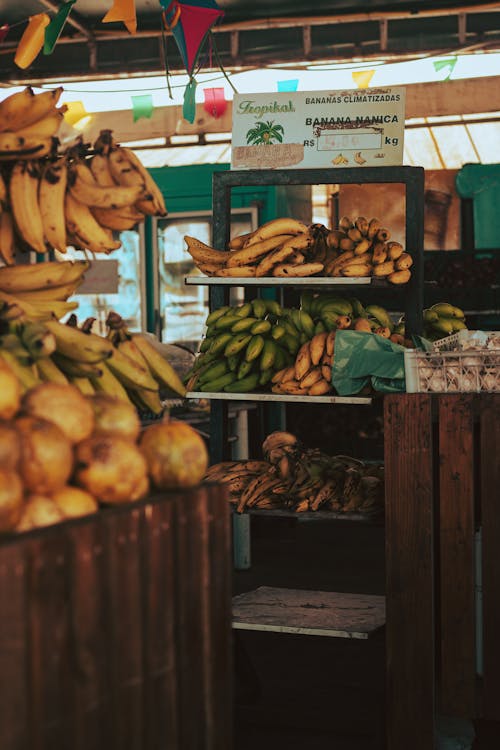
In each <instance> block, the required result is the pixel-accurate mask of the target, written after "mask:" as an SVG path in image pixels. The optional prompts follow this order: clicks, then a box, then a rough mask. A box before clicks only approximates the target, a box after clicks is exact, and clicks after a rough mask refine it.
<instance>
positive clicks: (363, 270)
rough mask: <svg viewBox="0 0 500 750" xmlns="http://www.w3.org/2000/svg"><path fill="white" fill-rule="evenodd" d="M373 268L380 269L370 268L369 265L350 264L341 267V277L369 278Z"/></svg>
mask: <svg viewBox="0 0 500 750" xmlns="http://www.w3.org/2000/svg"><path fill="white" fill-rule="evenodd" d="M374 268H380V266H371V265H370V264H369V263H350V264H348V265H345V266H343V268H342V269H341V273H342V276H351V277H355V278H361V277H363V276H371V273H372V270H373V269H374Z"/></svg>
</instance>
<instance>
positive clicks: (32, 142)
mask: <svg viewBox="0 0 500 750" xmlns="http://www.w3.org/2000/svg"><path fill="white" fill-rule="evenodd" d="M56 143H57V141H55V140H54V139H53V138H52V137H47V138H43V137H38V136H36V137H35V136H32V137H31V138H22V137H20V136H18V135H17V134H16V133H0V160H1V161H11V160H12V159H21V160H23V161H24V160H26V159H40V158H41V157H42V156H48V155H49V154H51V153H52V152H53V151H54V149H55V145H56Z"/></svg>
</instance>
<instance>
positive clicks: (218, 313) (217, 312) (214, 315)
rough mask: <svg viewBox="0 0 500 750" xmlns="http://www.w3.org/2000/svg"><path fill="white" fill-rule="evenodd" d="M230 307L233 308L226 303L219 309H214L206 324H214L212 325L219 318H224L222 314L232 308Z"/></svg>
mask: <svg viewBox="0 0 500 750" xmlns="http://www.w3.org/2000/svg"><path fill="white" fill-rule="evenodd" d="M230 309H231V308H230V307H229V305H224V307H219V309H218V310H214V311H213V312H211V313H210V315H209V316H208V317H207V319H206V321H205V325H206V326H212V325H214V324H215V323H216V322H217V321H218V320H219V318H222V316H223V315H225V314H226V313H227V312H228V310H230Z"/></svg>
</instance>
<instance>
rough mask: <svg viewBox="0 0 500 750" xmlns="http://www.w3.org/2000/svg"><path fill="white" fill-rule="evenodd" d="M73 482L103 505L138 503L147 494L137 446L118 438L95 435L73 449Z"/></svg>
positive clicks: (143, 463) (141, 458)
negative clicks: (135, 501)
mask: <svg viewBox="0 0 500 750" xmlns="http://www.w3.org/2000/svg"><path fill="white" fill-rule="evenodd" d="M75 460H76V472H75V480H76V483H77V484H78V485H79V486H80V487H83V488H84V489H85V490H87V491H88V492H90V494H91V495H93V496H94V497H95V498H97V499H98V500H100V501H101V502H103V503H111V504H115V503H128V502H133V501H134V500H141V499H142V498H143V497H144V496H145V495H146V494H147V492H148V489H149V482H148V475H147V464H146V460H145V459H144V456H143V455H142V453H141V452H140V450H139V449H138V447H137V446H136V445H135V444H134V443H132V442H131V441H130V440H126V439H125V438H122V437H119V436H117V435H95V436H93V437H90V438H87V440H83V441H82V442H81V443H80V444H79V445H77V447H76V450H75Z"/></svg>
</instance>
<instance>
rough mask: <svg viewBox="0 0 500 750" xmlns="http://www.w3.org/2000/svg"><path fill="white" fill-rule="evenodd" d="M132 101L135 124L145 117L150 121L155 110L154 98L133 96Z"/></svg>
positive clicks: (145, 95) (144, 95)
mask: <svg viewBox="0 0 500 750" xmlns="http://www.w3.org/2000/svg"><path fill="white" fill-rule="evenodd" d="M131 99H132V111H133V114H134V122H137V120H140V119H141V117H145V118H146V119H147V120H149V119H150V117H151V115H152V114H153V109H154V107H153V97H152V96H151V94H140V95H139V96H132V97H131Z"/></svg>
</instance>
